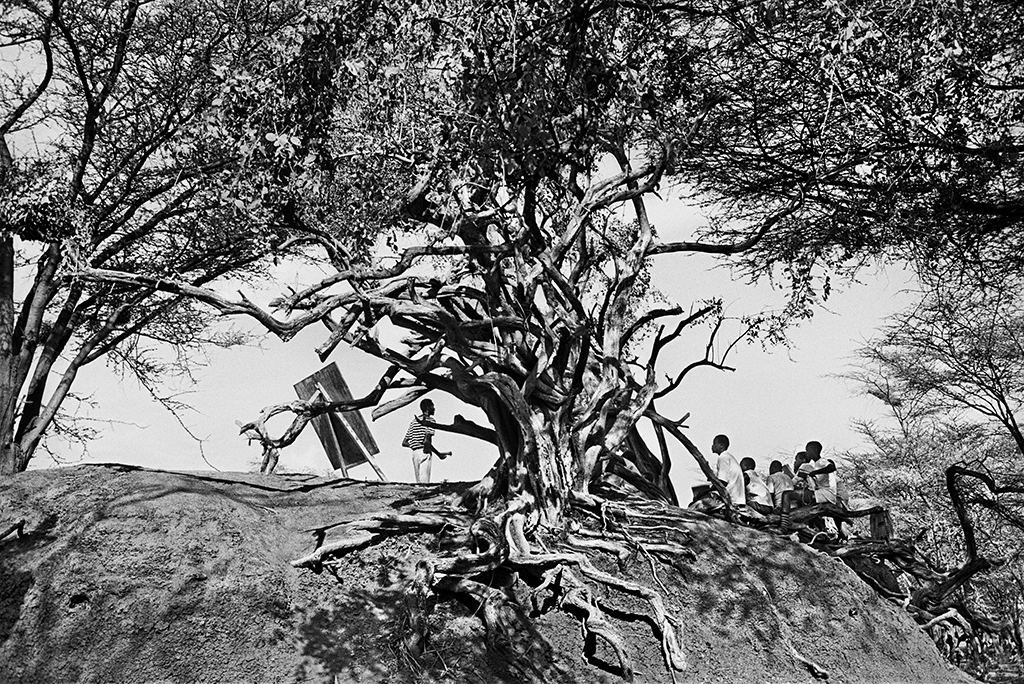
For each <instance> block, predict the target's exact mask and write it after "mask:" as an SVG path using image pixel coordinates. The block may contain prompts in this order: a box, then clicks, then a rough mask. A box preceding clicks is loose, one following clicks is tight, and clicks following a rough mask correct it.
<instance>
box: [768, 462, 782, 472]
mask: <svg viewBox="0 0 1024 684" xmlns="http://www.w3.org/2000/svg"><path fill="white" fill-rule="evenodd" d="M768 472H769V473H781V472H782V461H779V460H778V459H776V460H774V461H772V462H771V465H769V466H768Z"/></svg>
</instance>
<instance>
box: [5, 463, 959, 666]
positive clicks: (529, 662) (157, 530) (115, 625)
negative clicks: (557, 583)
mask: <svg viewBox="0 0 1024 684" xmlns="http://www.w3.org/2000/svg"><path fill="white" fill-rule="evenodd" d="M457 489H458V487H457V486H416V485H382V484H373V483H357V482H351V481H329V480H324V479H317V478H313V477H311V476H298V475H295V476H288V475H280V476H259V475H255V474H215V475H211V474H188V473H171V472H160V471H148V470H138V469H134V468H126V467H120V466H83V467H77V468H68V469H62V470H53V471H37V472H30V473H25V474H22V475H18V476H16V477H14V478H9V479H6V480H0V527H6V526H7V525H8V524H10V522H13V521H14V520H16V519H19V518H25V519H26V520H27V522H28V524H27V529H28V530H29V531H30V532H31V534H30V535H29V536H27V537H25V538H23V539H13V538H8V539H6V540H4V541H0V682H3V683H4V684H7V683H11V684H13V683H15V682H24V683H26V684H29V683H31V684H44V683H48V682H53V683H57V682H60V683H61V684H64V683H67V682H97V683H99V682H104V683H105V682H297V681H309V682H332V683H333V682H350V681H364V682H387V681H394V682H405V681H434V680H440V681H453V682H480V681H483V682H520V681H548V682H554V681H565V682H575V681H578V682H595V681H618V680H619V679H618V677H616V676H615V675H614V673H613V672H609V671H608V670H609V669H611V670H614V668H606V669H602V668H601V667H600V665H601V663H603V662H607V661H610V660H612V658H611V656H610V654H609V653H608V652H606V651H604V650H602V646H601V644H598V647H597V649H596V651H595V652H594V653H593V654H592V655H591V657H590V658H589V660H587V659H584V657H583V656H582V654H583V652H584V640H583V636H582V634H581V632H580V629H579V625H578V623H577V622H576V621H574V620H573V619H572V618H571V617H569V616H567V615H565V614H564V613H561V612H559V611H557V610H556V611H551V612H549V613H547V614H545V615H544V616H543V617H541V618H539V619H538V620H537V625H538V632H537V634H533V635H531V634H526V633H523V632H522V631H520V632H517V633H516V638H515V639H513V642H514V644H513V645H510V644H508V643H505V641H504V640H503V639H500V640H499V643H497V644H496V646H495V647H494V648H492V649H490V650H488V649H486V648H485V646H484V634H483V628H482V627H481V625H480V622H479V620H478V619H477V618H476V617H475V616H474V615H473V609H472V607H470V606H464V605H462V604H460V603H458V602H442V603H440V604H439V605H438V607H437V609H436V610H435V612H434V615H433V617H432V622H433V623H434V625H435V637H434V638H433V641H432V642H431V647H430V649H429V650H428V652H427V654H426V656H425V657H424V658H423V659H422V660H421V661H420V662H418V663H413V662H410V661H409V659H408V658H407V657H406V656H404V655H403V653H404V651H403V649H402V648H401V647H400V646H399V641H398V640H397V639H396V637H395V633H396V629H395V621H396V620H395V618H396V616H397V615H398V614H399V613H400V612H401V611H400V602H396V601H395V600H393V599H394V597H395V595H396V587H398V586H400V579H401V570H402V568H403V567H404V566H405V563H407V562H408V561H409V560H415V559H416V558H418V557H419V554H420V553H421V551H422V549H423V548H424V546H429V545H430V544H431V543H432V542H433V540H431V539H422V538H421V539H408V538H406V539H399V540H394V541H391V542H388V543H386V544H385V545H383V546H380V547H375V548H373V549H372V550H369V551H367V552H364V553H362V554H360V555H358V556H353V557H351V558H350V559H349V560H347V561H346V563H345V565H344V567H343V569H342V571H341V572H339V574H338V578H335V577H333V576H331V574H330V573H326V572H325V573H323V574H320V575H315V574H313V573H311V572H309V571H298V570H295V569H293V568H292V567H291V566H290V565H289V564H288V561H289V560H290V559H292V558H296V557H299V556H301V555H303V554H305V553H306V552H308V551H309V550H311V548H312V547H311V538H310V536H309V535H308V534H307V533H305V532H304V530H306V529H307V528H310V527H313V526H315V525H321V524H324V523H327V522H331V521H336V520H347V519H351V518H354V517H357V516H358V515H360V514H362V513H366V512H373V511H394V510H396V509H400V508H404V507H408V506H410V505H414V504H418V505H426V504H430V505H442V504H443V503H444V502H445V501H446V500H449V499H450V498H451V497H452V495H453V494H454V492H455V491H456V490H457ZM687 532H688V534H689V535H690V536H691V539H692V541H691V543H690V548H691V549H692V550H693V552H694V553H693V556H692V558H690V559H689V560H687V561H684V562H681V563H679V564H678V567H676V568H670V569H663V570H662V571H660V572H659V579H660V581H661V582H663V583H664V584H665V585H666V586H667V587H668V588H669V589H670V591H671V594H672V595H671V596H670V597H669V600H668V603H669V604H670V606H672V607H674V608H675V609H676V610H677V612H678V613H679V614H681V615H682V616H684V619H685V620H686V622H687V625H686V629H685V637H684V641H685V644H686V648H687V652H688V653H687V654H688V658H689V669H688V670H687V671H686V672H684V673H682V674H681V675H679V676H678V680H679V681H681V682H733V681H743V682H812V681H815V680H814V679H813V678H812V677H811V675H810V674H809V672H808V670H807V668H806V667H804V666H802V665H800V664H799V663H798V662H796V660H795V659H794V658H793V656H792V654H791V651H790V646H793V647H795V648H797V649H798V651H799V652H800V653H802V654H803V655H805V656H806V657H808V658H812V659H813V660H815V661H817V662H818V663H819V664H820V665H822V666H823V667H824V668H825V669H827V670H828V671H829V673H830V678H829V681H831V682H871V681H875V682H929V683H931V682H955V681H964V680H963V678H962V677H961V676H960V675H959V674H958V673H955V672H953V671H951V670H950V669H949V668H948V667H947V666H945V665H944V664H943V663H942V662H941V660H940V658H939V657H938V655H937V653H936V652H935V649H934V648H933V647H932V646H931V642H930V641H929V640H928V639H927V638H926V637H924V636H923V635H921V633H920V632H919V631H918V630H917V629H916V627H915V625H914V624H913V623H912V622H911V621H910V620H909V619H908V618H907V617H906V616H905V615H904V614H903V613H902V612H901V611H900V610H899V609H898V608H897V607H895V606H892V605H890V604H889V603H886V602H883V601H881V600H879V599H878V598H877V597H876V595H875V594H874V593H873V592H872V591H871V590H870V589H869V588H868V587H867V586H866V585H864V584H863V583H862V582H861V581H860V580H858V579H857V577H856V576H855V575H854V574H853V573H852V572H850V571H849V570H848V569H846V567H845V566H843V565H842V564H840V563H838V562H836V561H833V560H829V559H826V558H824V557H823V556H821V555H820V554H817V553H815V552H814V551H811V550H809V549H807V548H806V547H804V546H802V545H799V544H794V543H792V542H790V541H789V540H786V539H779V538H775V537H771V536H768V535H765V534H763V533H760V532H757V531H754V530H748V529H744V528H738V527H734V526H731V525H728V524H726V523H724V522H720V521H714V520H707V519H703V518H700V517H696V516H695V517H694V520H693V522H692V523H691V524H689V525H688V529H687ZM607 567H608V568H609V569H612V568H615V564H614V563H612V562H611V561H610V560H609V562H608V564H607ZM629 572H630V574H631V575H632V576H633V577H634V578H639V579H645V578H646V579H647V580H650V579H651V578H650V574H649V570H648V566H647V564H646V563H645V562H644V561H643V559H640V560H639V561H637V562H636V563H634V564H633V565H632V566H631V568H630V570H629ZM601 596H602V597H601V601H602V603H603V604H604V606H605V609H606V612H608V613H609V614H610V615H612V616H613V617H615V616H616V615H618V616H619V617H623V618H624V617H628V615H627V613H626V612H625V611H628V610H630V609H640V608H642V607H641V606H636V605H634V604H631V603H630V602H629V601H628V600H626V599H625V598H624V597H622V596H621V595H615V594H611V593H608V594H603V595H601ZM619 610H622V611H623V612H622V613H617V611H619ZM619 625H620V627H621V629H622V631H623V634H624V635H625V637H626V638H627V640H628V642H629V644H630V648H631V652H632V654H633V656H634V658H635V665H636V669H637V680H638V681H648V682H665V681H670V678H669V675H668V673H667V671H666V670H665V667H664V665H663V662H662V659H661V653H660V649H659V647H658V643H657V641H656V639H655V638H654V637H653V634H652V629H651V626H650V625H649V624H648V623H647V622H645V621H643V620H626V621H622V622H619ZM524 644H532V645H531V646H530V649H529V652H528V653H526V654H525V655H523V654H519V655H517V652H516V651H515V650H514V645H518V646H519V647H522V646H523V645H524Z"/></svg>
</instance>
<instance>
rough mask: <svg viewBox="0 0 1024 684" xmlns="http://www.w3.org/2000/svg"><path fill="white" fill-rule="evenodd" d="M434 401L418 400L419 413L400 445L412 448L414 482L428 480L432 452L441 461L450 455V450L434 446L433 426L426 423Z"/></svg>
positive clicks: (432, 410)
mask: <svg viewBox="0 0 1024 684" xmlns="http://www.w3.org/2000/svg"><path fill="white" fill-rule="evenodd" d="M433 417H434V402H432V401H431V400H430V399H424V400H423V401H421V402H420V415H418V416H416V417H415V418H413V419H412V422H411V423H409V429H408V430H406V432H405V439H403V440H402V446H404V447H405V448H407V449H411V450H412V470H413V475H414V476H415V477H416V482H417V483H420V484H427V483H429V482H430V465H431V462H432V460H433V456H434V454H437V457H438V458H439V459H441V460H442V461H443V460H444V459H446V458H448V457H449V456H451V455H452V452H450V451H438V450H437V449H435V448H434V445H433V438H434V428H432V427H431V426H429V425H427V424H426V423H429V422H433V421H432V420H431V419H432V418H433Z"/></svg>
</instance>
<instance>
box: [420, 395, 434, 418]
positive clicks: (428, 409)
mask: <svg viewBox="0 0 1024 684" xmlns="http://www.w3.org/2000/svg"><path fill="white" fill-rule="evenodd" d="M420 411H421V412H422V413H423V415H425V416H430V415H433V414H434V402H432V401H431V400H430V399H424V400H423V401H421V402H420Z"/></svg>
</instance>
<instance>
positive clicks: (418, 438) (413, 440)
mask: <svg viewBox="0 0 1024 684" xmlns="http://www.w3.org/2000/svg"><path fill="white" fill-rule="evenodd" d="M422 421H423V416H416V417H415V418H413V419H412V422H411V423H409V429H408V430H406V431H405V439H403V440H402V446H404V447H409V448H410V449H412V450H413V451H422V450H423V447H425V446H426V445H427V437H429V436H431V435H433V434H434V428H432V427H428V426H426V425H424V424H423V422H422Z"/></svg>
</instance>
